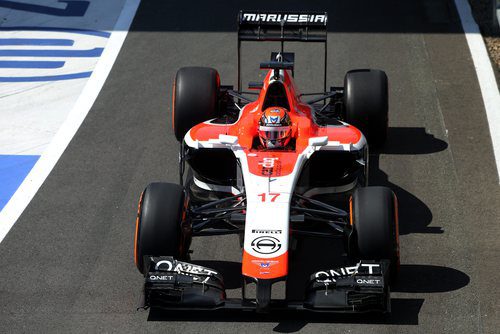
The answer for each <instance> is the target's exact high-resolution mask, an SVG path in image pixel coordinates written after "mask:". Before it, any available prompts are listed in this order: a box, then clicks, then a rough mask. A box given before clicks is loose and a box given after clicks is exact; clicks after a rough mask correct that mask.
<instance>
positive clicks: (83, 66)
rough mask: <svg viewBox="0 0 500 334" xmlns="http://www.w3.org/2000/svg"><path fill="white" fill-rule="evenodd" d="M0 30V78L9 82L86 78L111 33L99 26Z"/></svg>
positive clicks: (1, 80)
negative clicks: (100, 28) (90, 27)
mask: <svg viewBox="0 0 500 334" xmlns="http://www.w3.org/2000/svg"><path fill="white" fill-rule="evenodd" d="M0 3H1V1H0ZM0 31H1V32H2V34H3V36H4V37H3V38H1V39H0V57H1V60H0V69H3V70H2V75H1V76H0V82H10V83H15V82H48V81H61V80H73V79H82V78H88V77H90V75H91V74H92V71H93V69H94V67H95V64H96V63H97V60H98V59H99V57H100V56H101V55H102V53H103V51H104V46H105V45H106V42H107V40H108V38H109V37H110V36H111V34H110V33H109V32H105V31H98V30H84V29H63V28H42V27H39V28H29V27H17V30H16V27H8V28H0ZM87 45H91V46H92V47H90V48H89V47H87Z"/></svg>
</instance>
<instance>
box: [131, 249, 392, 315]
mask: <svg viewBox="0 0 500 334" xmlns="http://www.w3.org/2000/svg"><path fill="white" fill-rule="evenodd" d="M148 261H149V271H148V273H147V275H146V277H145V285H144V301H143V305H141V307H142V308H149V307H154V308H163V309H171V310H218V309H231V310H236V309H239V310H255V311H257V312H269V311H272V310H304V311H315V312H341V313H359V312H373V311H379V312H390V292H389V286H388V277H387V273H388V262H386V261H381V262H375V261H361V262H359V263H358V264H356V265H355V266H351V267H342V268H336V269H329V270H323V271H318V272H316V273H313V274H312V275H311V277H310V280H309V283H308V284H307V286H306V287H305V289H306V291H305V299H304V300H303V301H288V300H281V299H280V300H274V299H271V298H270V294H271V286H272V284H273V283H275V282H277V281H278V280H262V279H260V280H258V279H252V278H248V277H242V280H246V281H248V280H251V281H254V282H255V283H256V285H257V293H256V297H255V298H241V299H236V298H226V292H225V288H224V281H223V277H222V275H221V274H220V273H218V272H217V271H216V270H213V269H210V268H206V267H202V266H199V265H196V264H191V263H188V262H181V261H177V260H175V259H174V258H172V257H149V258H148ZM145 263H148V262H145ZM243 284H245V283H243ZM259 286H260V287H264V289H259ZM259 291H261V292H259ZM262 291H264V295H263V293H262ZM267 292H268V295H266V293H267Z"/></svg>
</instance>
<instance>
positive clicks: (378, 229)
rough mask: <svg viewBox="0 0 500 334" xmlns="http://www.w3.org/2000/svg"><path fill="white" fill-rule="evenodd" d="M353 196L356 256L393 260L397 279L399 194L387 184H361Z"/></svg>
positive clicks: (392, 264)
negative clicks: (379, 185)
mask: <svg viewBox="0 0 500 334" xmlns="http://www.w3.org/2000/svg"><path fill="white" fill-rule="evenodd" d="M351 200H352V202H351V217H352V221H351V224H352V225H353V228H354V232H355V236H356V248H357V249H356V252H357V258H358V259H360V260H376V261H378V260H382V259H387V260H390V267H389V270H390V274H391V280H395V279H396V278H397V275H398V273H399V235H398V234H399V228H398V217H397V214H398V213H397V212H398V211H397V205H398V204H397V199H396V195H395V194H394V193H393V192H392V191H391V190H390V189H389V188H387V187H365V188H358V189H357V190H356V191H355V192H354V193H353V195H352V199H351Z"/></svg>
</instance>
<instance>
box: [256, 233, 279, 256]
mask: <svg viewBox="0 0 500 334" xmlns="http://www.w3.org/2000/svg"><path fill="white" fill-rule="evenodd" d="M250 245H251V246H252V249H253V250H254V251H255V252H257V253H259V254H265V255H268V254H274V253H276V252H277V251H279V250H280V248H281V242H280V241H279V240H278V239H277V238H275V237H271V236H262V237H258V238H255V239H254V240H253V241H252V243H251V244H250Z"/></svg>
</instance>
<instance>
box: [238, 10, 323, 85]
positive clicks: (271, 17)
mask: <svg viewBox="0 0 500 334" xmlns="http://www.w3.org/2000/svg"><path fill="white" fill-rule="evenodd" d="M327 23H328V13H326V12H260V11H240V12H239V14H238V92H241V42H252V41H255V42H262V41H268V42H270V41H272V42H276V41H277V42H281V52H282V53H283V52H284V42H316V43H323V45H324V50H325V55H324V61H325V71H324V91H326V72H327Z"/></svg>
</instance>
